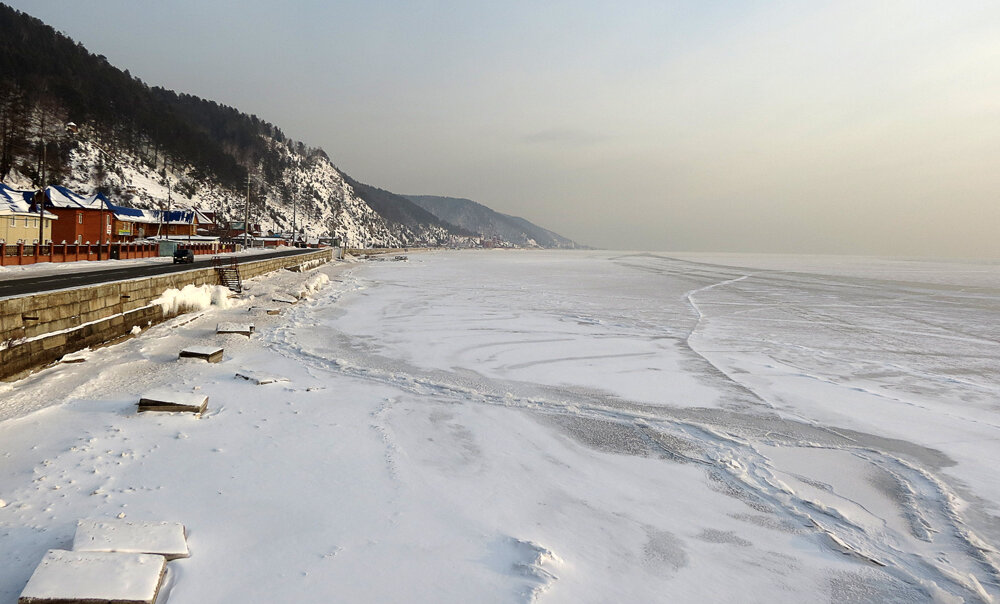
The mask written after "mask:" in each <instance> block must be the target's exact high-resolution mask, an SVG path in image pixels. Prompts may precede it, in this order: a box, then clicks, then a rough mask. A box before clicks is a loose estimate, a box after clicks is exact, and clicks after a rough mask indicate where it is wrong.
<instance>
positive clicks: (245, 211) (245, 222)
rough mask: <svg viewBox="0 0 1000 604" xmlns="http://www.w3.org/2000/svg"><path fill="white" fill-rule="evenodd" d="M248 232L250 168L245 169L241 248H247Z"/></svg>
mask: <svg viewBox="0 0 1000 604" xmlns="http://www.w3.org/2000/svg"><path fill="white" fill-rule="evenodd" d="M249 234H250V170H249V169H248V170H247V203H246V206H244V209H243V249H246V248H247V235H249Z"/></svg>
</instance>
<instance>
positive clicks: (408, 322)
mask: <svg viewBox="0 0 1000 604" xmlns="http://www.w3.org/2000/svg"><path fill="white" fill-rule="evenodd" d="M736 260H738V259H736ZM743 262H744V263H745V264H748V265H749V264H750V263H751V262H756V263H758V267H757V268H755V269H753V270H741V269H737V268H733V265H732V264H730V262H729V261H728V259H727V262H725V263H724V264H725V266H719V265H711V264H710V263H707V262H705V261H704V259H703V258H700V259H692V260H685V259H677V258H672V257H668V256H667V255H656V254H614V253H605V252H574V253H558V254H551V253H546V252H519V253H516V254H513V253H512V254H496V253H486V252H483V253H476V252H461V253H448V252H442V253H436V254H428V255H420V256H419V257H413V258H411V259H410V260H409V262H398V263H396V262H381V263H378V262H372V263H352V264H349V263H335V264H332V265H326V266H323V267H321V268H318V269H315V270H312V271H308V272H306V273H301V274H299V273H290V272H287V271H281V272H280V273H278V274H274V275H271V276H267V277H261V278H256V279H253V280H251V281H250V282H249V290H248V292H249V295H250V296H253V298H252V299H251V298H249V297H248V298H247V299H246V300H244V301H242V302H238V303H237V304H236V305H235V306H233V307H231V308H223V307H219V306H211V307H208V308H207V309H205V310H203V311H200V312H198V313H194V314H192V315H186V316H182V317H178V318H177V319H173V320H171V321H168V322H165V323H163V324H161V325H158V326H155V327H153V328H151V329H150V330H148V331H147V332H144V333H143V334H142V335H140V336H139V337H137V338H134V339H132V340H129V341H127V342H124V343H122V344H118V345H115V346H111V347H107V348H102V349H99V350H94V351H91V352H90V353H89V354H86V355H84V356H85V357H86V361H85V362H83V363H79V364H70V365H57V366H55V367H52V368H49V369H46V370H44V371H42V372H40V373H38V374H35V375H32V376H30V377H28V378H26V379H24V380H21V381H19V382H17V383H16V384H0V400H2V401H3V402H2V403H0V407H2V409H0V412H2V417H5V418H7V419H5V420H3V421H0V442H2V443H4V445H3V446H2V449H0V455H2V459H3V464H2V465H0V485H3V486H0V500H2V501H3V503H0V506H2V507H0V535H3V539H0V604H7V603H11V604H12V603H13V602H15V601H16V599H17V594H18V593H19V592H20V589H21V588H22V587H23V586H24V584H25V582H26V581H27V578H28V576H29V575H30V574H31V570H32V569H33V567H34V565H35V564H37V562H38V560H40V559H41V557H42V555H43V554H44V552H45V551H46V550H47V549H52V548H58V547H61V546H64V545H65V544H66V543H67V542H68V541H67V540H70V541H71V540H72V534H73V527H75V525H76V522H77V521H78V520H79V519H82V518H113V517H117V516H118V515H120V514H123V515H124V516H125V517H126V518H127V519H132V520H137V521H143V520H166V521H172V522H181V523H183V524H184V525H185V526H186V527H187V528H188V531H189V545H190V550H191V557H190V558H187V559H183V560H177V561H174V562H172V563H171V565H170V567H169V568H168V570H167V579H166V583H165V587H164V593H163V595H161V601H168V602H170V603H171V604H179V603H184V602H206V601H238V600H244V601H251V600H253V601H256V600H263V599H269V600H272V601H274V600H277V601H290V600H296V599H297V600H304V601H332V600H342V601H450V602H464V601H497V602H523V601H534V600H538V601H554V602H579V601H611V600H623V599H631V600H634V601H663V600H665V599H666V600H669V601H684V602H696V601H707V600H714V601H747V600H752V601H769V602H798V601H804V600H813V601H815V600H817V599H818V600H823V599H826V600H833V601H859V602H865V601H893V600H896V601H912V600H937V601H953V600H954V601H957V600H955V598H958V597H961V598H965V599H966V601H976V600H977V599H979V600H981V601H989V598H991V597H992V598H996V597H997V596H998V594H1000V589H998V587H997V585H998V582H997V576H998V573H997V557H996V552H995V550H994V549H993V546H992V545H988V544H995V543H997V542H998V539H1000V534H997V533H998V532H1000V531H997V530H995V527H996V524H995V515H996V513H997V507H996V501H997V498H998V497H1000V485H998V484H997V481H996V479H995V478H994V477H993V472H992V468H991V467H990V462H989V460H991V459H995V458H996V456H997V454H1000V451H998V449H997V444H996V442H997V441H996V432H995V430H996V426H997V425H1000V418H998V417H997V415H998V411H997V409H996V405H995V403H991V402H990V401H993V400H995V398H994V396H995V393H996V390H995V387H993V386H992V385H991V384H995V383H996V382H995V381H993V377H994V373H995V371H996V369H995V368H991V367H993V366H994V365H996V361H997V359H998V358H1000V355H998V353H997V349H996V346H997V344H996V341H997V338H996V336H997V334H995V333H993V330H994V329H995V328H993V327H992V325H996V324H997V323H996V322H994V321H993V319H994V318H995V314H996V313H997V312H1000V311H998V309H997V308H996V305H991V304H987V303H986V302H987V301H988V298H986V297H984V295H981V294H978V293H976V292H974V291H971V292H970V291H967V290H963V289H962V288H961V287H959V286H949V285H946V284H942V283H941V281H943V280H944V277H942V278H941V279H938V280H937V281H938V283H937V284H936V285H933V286H921V285H914V284H913V281H912V280H911V279H910V278H909V277H906V278H903V279H900V280H898V281H897V280H893V281H884V282H881V285H880V286H879V287H877V288H876V287H872V284H871V281H870V279H872V278H874V277H870V276H863V278H864V279H865V281H863V282H862V281H857V280H855V279H853V278H849V277H846V276H844V275H843V274H840V273H843V272H844V270H845V269H843V267H837V266H830V267H827V269H825V270H826V273H824V272H823V270H824V269H823V267H822V266H817V265H816V261H815V259H809V260H808V263H811V265H812V268H811V269H810V270H812V271H814V272H810V273H806V272H796V273H795V274H789V272H788V271H790V270H794V269H792V268H790V267H789V264H788V262H787V261H786V264H785V265H784V266H783V267H779V268H776V269H774V270H772V269H770V268H766V267H760V265H759V260H755V259H745V260H743ZM808 263H806V264H808ZM916 268H919V270H920V271H923V272H925V273H927V274H929V275H930V274H932V273H934V272H935V271H939V270H940V269H939V268H938V267H935V266H932V265H929V264H928V265H924V266H920V267H916ZM884 269H885V267H882V268H880V269H879V270H884ZM850 270H854V269H850ZM969 272H970V273H971V272H974V271H973V270H972V269H971V268H970V271H969ZM829 274H833V275H837V276H836V277H835V278H831V277H828V276H825V275H829ZM976 278H977V279H980V277H976ZM989 278H992V277H989ZM327 279H330V282H329V283H325V282H326V281H327ZM987 280H988V279H987ZM280 294H305V297H304V298H303V299H302V300H301V301H299V302H298V303H296V304H288V303H284V302H274V301H272V299H273V298H274V299H277V298H281V296H280ZM650 301H656V304H650ZM268 310H280V314H277V315H271V314H268V313H267V311H268ZM247 321H250V322H252V323H253V324H254V325H255V331H254V333H253V334H252V335H250V336H249V337H248V336H245V335H239V334H228V335H217V334H215V329H216V326H217V325H218V324H219V323H222V322H237V323H245V322H247ZM973 321H974V322H973ZM970 324H975V325H980V324H981V325H984V326H985V327H984V329H986V330H987V331H986V332H984V333H981V334H976V335H975V337H974V336H973V335H971V334H966V333H964V327H963V326H965V325H970ZM205 343H213V344H218V345H220V346H224V347H225V354H224V357H223V360H222V362H221V363H218V364H208V363H204V362H201V361H194V360H186V359H185V360H178V359H177V353H178V351H179V350H180V349H181V348H183V347H185V346H191V345H201V344H205ZM942 343H946V344H947V347H948V348H947V349H946V350H942V353H941V354H940V355H937V356H929V355H928V354H927V353H928V352H929V351H934V350H936V349H938V347H939V346H940V345H941V344H942ZM949 359H950V360H949ZM241 372H242V373H243V374H246V375H252V376H264V377H266V378H268V379H267V380H264V381H270V379H272V378H280V379H282V380H286V381H274V382H271V383H266V384H264V385H257V384H255V383H254V382H253V381H250V380H247V379H243V378H240V377H237V376H236V374H237V373H241ZM163 387H167V388H173V389H175V390H177V391H183V392H197V393H199V394H204V395H207V396H208V398H209V400H208V407H207V410H206V411H205V413H204V415H203V416H202V418H201V419H195V418H194V417H192V416H189V415H181V414H163V415H152V414H142V415H139V414H136V412H135V404H136V402H137V401H138V400H139V397H140V396H142V395H143V394H144V393H145V392H147V391H149V390H152V389H155V388H163ZM991 527H992V528H991ZM942 552H944V557H943V558H942V556H941V553H942ZM386 572H391V573H392V574H393V577H394V580H393V581H391V582H387V581H385V580H383V579H381V578H380V577H383V576H384V574H385V573H386Z"/></svg>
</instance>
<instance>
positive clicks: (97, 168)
mask: <svg viewBox="0 0 1000 604" xmlns="http://www.w3.org/2000/svg"><path fill="white" fill-rule="evenodd" d="M75 142H76V145H75V148H74V150H73V151H72V152H71V160H70V164H71V166H72V173H71V174H69V175H68V177H67V178H65V179H64V182H63V184H64V185H65V186H67V187H69V188H70V189H72V190H74V191H78V192H80V193H91V192H93V191H95V190H96V189H97V188H98V187H102V186H103V187H106V188H108V189H110V190H111V195H110V198H111V200H112V202H114V203H117V204H121V205H127V206H132V207H137V208H147V209H156V208H166V207H167V205H168V197H169V204H170V205H171V207H173V208H179V207H187V208H198V209H201V210H204V211H209V212H216V213H217V214H219V215H221V216H222V217H224V218H226V219H230V220H236V221H242V220H243V217H244V212H245V211H246V206H247V190H246V188H243V189H242V190H234V189H232V188H227V187H224V186H222V185H221V184H220V183H219V181H218V180H217V179H215V178H212V177H210V176H205V175H203V174H202V173H201V171H200V170H198V169H197V167H196V166H193V165H190V164H183V163H181V164H176V165H175V164H173V163H171V162H170V161H167V162H166V165H164V163H163V160H162V159H160V160H159V161H158V162H157V163H156V164H155V166H154V164H153V161H151V160H150V159H147V158H140V157H138V156H136V155H133V154H130V153H128V152H126V151H121V150H115V151H112V152H106V151H105V149H108V148H109V147H108V146H106V145H104V144H101V143H100V142H98V141H96V140H94V139H93V138H92V137H90V136H87V135H82V134H81V136H80V137H79V138H78V140H76V141H75ZM267 143H268V146H269V147H270V148H271V149H272V150H273V151H274V153H276V154H279V155H280V156H281V157H282V159H283V160H284V162H285V163H287V164H288V167H287V168H286V169H285V170H284V171H283V172H282V174H281V175H280V182H279V183H273V182H266V181H265V180H264V179H263V178H262V177H261V176H260V174H259V171H258V173H257V174H254V173H253V172H251V181H252V182H251V187H250V188H251V194H250V223H251V224H260V225H261V228H262V229H263V230H264V231H275V232H291V230H292V221H293V213H294V214H295V219H296V220H295V222H296V225H297V226H298V227H299V228H300V229H303V230H304V232H305V234H306V235H308V236H313V237H319V236H327V235H333V236H336V237H340V238H341V240H342V241H343V242H344V243H345V245H347V246H349V247H363V246H387V247H392V246H401V245H406V244H410V243H412V242H414V241H416V240H417V239H419V238H426V237H427V236H428V234H427V233H420V232H417V233H415V232H413V230H412V229H409V228H397V229H395V231H396V232H393V229H391V228H390V225H389V224H387V223H386V221H385V220H383V219H382V217H381V216H379V215H378V213H376V212H375V211H374V210H373V209H372V208H371V207H370V206H369V205H368V204H367V203H365V202H364V200H362V199H361V198H360V197H358V196H357V195H356V194H355V193H354V190H353V189H352V188H351V186H350V185H349V184H348V183H347V182H346V181H345V180H344V176H343V175H342V174H341V173H340V171H338V170H337V168H336V167H334V165H333V164H332V162H330V160H329V159H328V158H327V157H326V155H325V154H323V153H322V152H312V153H311V154H308V155H303V154H300V153H297V152H296V151H295V150H293V149H290V148H289V145H288V144H285V143H281V142H279V141H276V140H274V139H268V140H267ZM7 182H8V183H9V184H10V185H11V186H14V187H23V188H30V187H31V186H32V183H31V180H30V179H29V178H28V177H26V176H24V175H22V174H20V173H18V172H16V171H15V172H14V173H12V174H11V175H9V176H8V178H7ZM168 189H169V191H168ZM293 197H294V204H295V205H296V207H295V208H294V209H293ZM430 236H431V238H432V239H433V238H434V233H431V234H430Z"/></svg>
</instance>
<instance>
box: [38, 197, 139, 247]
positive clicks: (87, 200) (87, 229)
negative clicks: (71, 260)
mask: <svg viewBox="0 0 1000 604" xmlns="http://www.w3.org/2000/svg"><path fill="white" fill-rule="evenodd" d="M45 197H46V200H45V208H46V209H47V210H49V211H50V212H52V213H54V214H55V215H56V216H58V217H59V220H58V221H57V222H56V224H55V225H54V226H53V229H52V241H53V242H55V243H108V242H111V241H122V239H121V238H118V237H115V233H114V229H113V228H112V218H113V217H112V213H111V211H110V204H109V202H108V198H107V197H105V196H104V195H102V194H100V193H98V194H96V195H91V196H89V197H87V196H84V195H80V194H78V193H74V192H73V191H70V190H69V189H67V188H66V187H60V186H50V187H47V188H46V189H45Z"/></svg>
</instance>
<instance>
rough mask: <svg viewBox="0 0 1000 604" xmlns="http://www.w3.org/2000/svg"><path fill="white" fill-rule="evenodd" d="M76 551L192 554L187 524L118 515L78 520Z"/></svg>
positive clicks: (185, 555)
mask: <svg viewBox="0 0 1000 604" xmlns="http://www.w3.org/2000/svg"><path fill="white" fill-rule="evenodd" d="M73 551H77V552H125V553H130V554H159V555H161V556H163V557H165V558H166V559H167V560H174V559H175V558H187V557H188V556H189V555H191V554H190V552H189V551H188V546H187V535H186V532H185V530H184V525H183V524H180V523H179V522H138V521H136V522H133V521H131V520H123V519H118V518H111V519H103V520H97V519H86V520H80V521H78V522H77V523H76V535H75V536H74V537H73Z"/></svg>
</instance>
